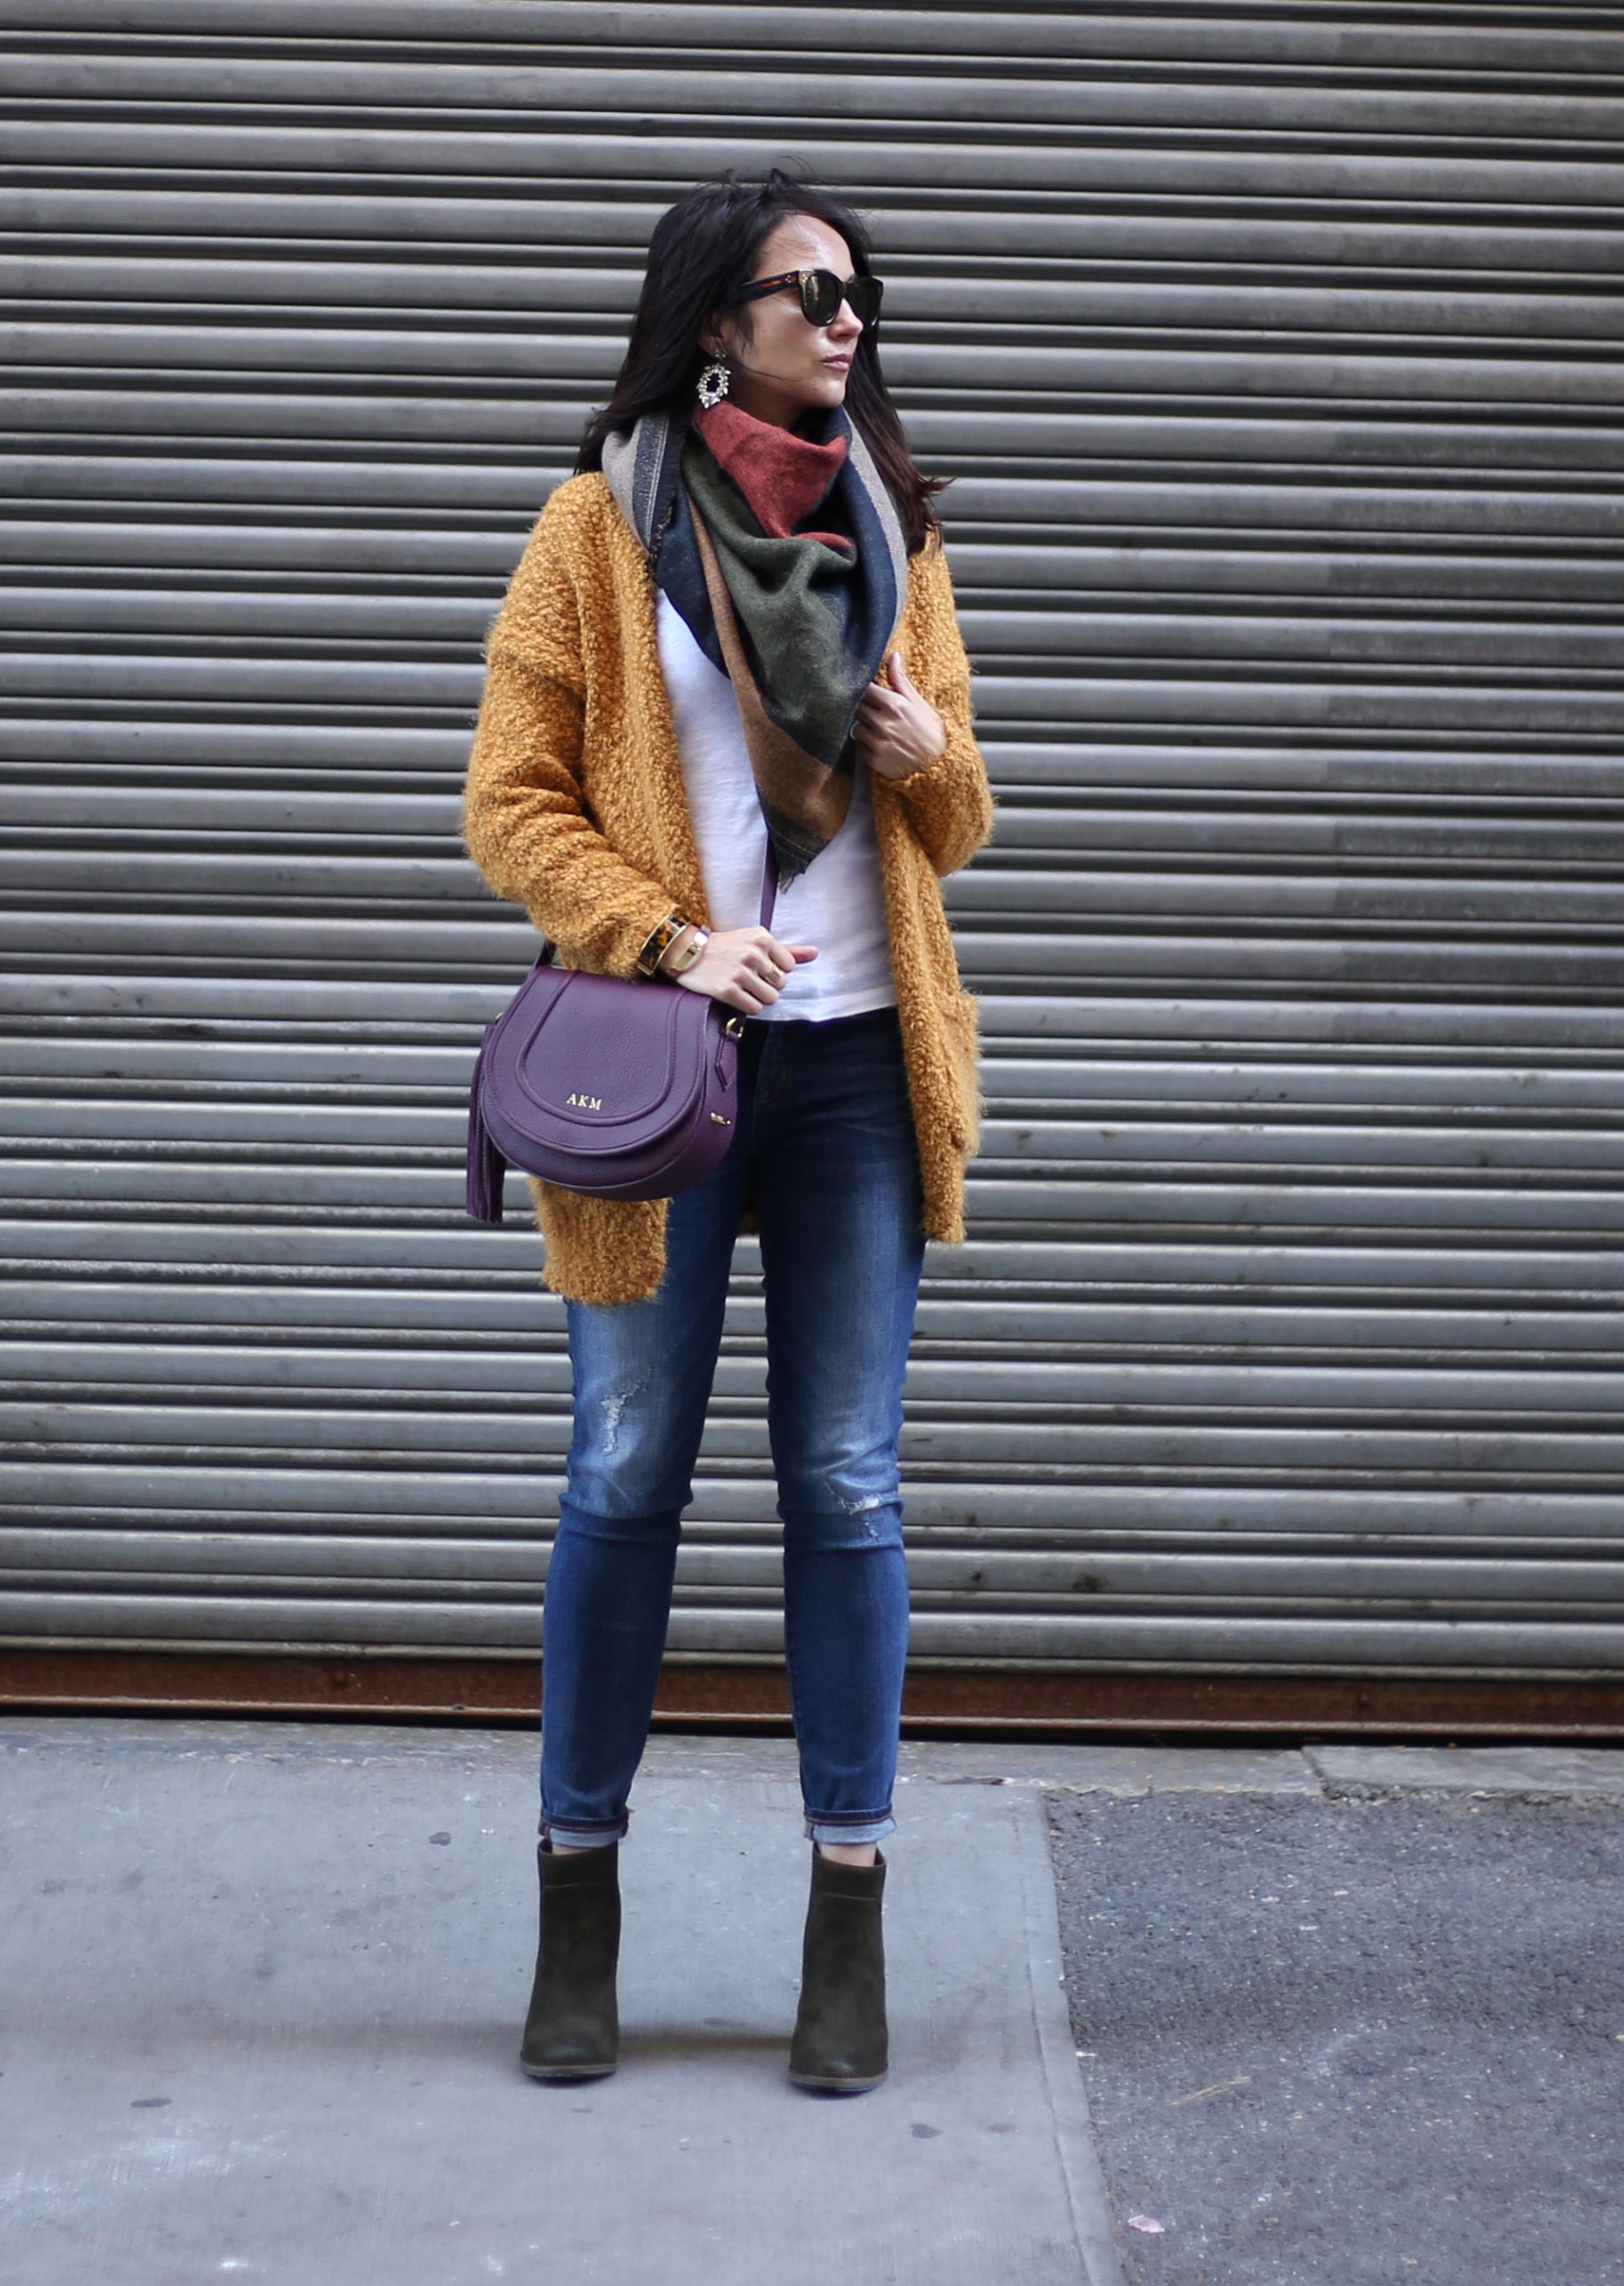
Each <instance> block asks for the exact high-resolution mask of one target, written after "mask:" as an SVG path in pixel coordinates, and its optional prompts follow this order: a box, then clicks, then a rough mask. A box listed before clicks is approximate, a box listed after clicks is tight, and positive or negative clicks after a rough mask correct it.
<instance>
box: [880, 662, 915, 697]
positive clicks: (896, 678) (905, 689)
mask: <svg viewBox="0 0 1624 2286" xmlns="http://www.w3.org/2000/svg"><path fill="white" fill-rule="evenodd" d="M886 672H887V674H888V675H889V676H890V678H891V688H892V689H893V690H900V691H901V692H902V694H903V696H904V698H917V697H919V692H918V691H917V690H916V689H915V688H914V686H913V678H912V675H911V674H910V673H909V672H908V669H907V665H906V663H905V662H904V658H903V655H902V653H901V652H900V651H893V652H892V654H891V655H890V657H889V658H888V659H887V661H886Z"/></svg>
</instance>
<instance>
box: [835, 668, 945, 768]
mask: <svg viewBox="0 0 1624 2286" xmlns="http://www.w3.org/2000/svg"><path fill="white" fill-rule="evenodd" d="M885 675H886V680H885V681H884V682H879V681H876V682H871V683H870V685H869V687H868V689H867V690H866V691H865V692H864V693H863V699H862V705H861V706H860V707H859V708H858V709H857V720H856V722H854V724H853V725H852V737H853V739H854V741H855V743H856V746H857V749H858V751H859V753H860V754H861V755H862V758H863V760H864V761H865V762H866V763H868V765H869V768H870V770H873V771H877V772H879V776H880V777H881V778H912V775H913V773H914V772H915V771H916V770H929V767H930V765H931V763H933V762H936V761H937V760H939V759H940V757H941V756H942V755H944V754H945V752H946V750H947V730H946V726H945V724H944V722H943V721H942V718H941V716H940V715H939V714H938V713H937V711H936V708H935V707H934V706H933V705H931V704H930V701H929V699H928V698H926V697H924V696H923V694H922V693H921V692H920V691H917V690H916V689H915V688H914V687H913V685H912V682H911V681H910V680H909V679H908V670H907V668H906V667H905V666H904V664H903V655H902V653H901V652H900V651H893V652H892V654H891V655H890V657H889V658H888V659H887V661H886V663H885Z"/></svg>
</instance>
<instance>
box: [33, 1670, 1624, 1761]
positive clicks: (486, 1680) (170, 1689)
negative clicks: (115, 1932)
mask: <svg viewBox="0 0 1624 2286" xmlns="http://www.w3.org/2000/svg"><path fill="white" fill-rule="evenodd" d="M538 1699H539V1668H538V1665H537V1662H536V1661H535V1660H534V1659H532V1658H528V1657H527V1658H505V1659H504V1658H471V1659H447V1658H434V1657H428V1658H411V1657H402V1656H398V1655H396V1654H392V1653H391V1654H386V1655H382V1656H379V1657H376V1658H371V1657H354V1656H329V1655H327V1654H316V1655H312V1656H299V1655H292V1654H282V1653H276V1654H261V1653H242V1654H238V1653H234V1652H179V1653H178V1652H168V1651H132V1650H113V1649H110V1650H102V1649H96V1650H74V1649H54V1648H38V1649H34V1648H21V1649H11V1650H4V1651H0V1707H4V1708H6V1709H8V1710H10V1711H11V1712H12V1713H45V1712H54V1713H64V1714H65V1713H70V1712H71V1713H78V1714H102V1715H135V1714H141V1715H152V1714H164V1713H173V1714H187V1715H237V1716H243V1715H246V1716H254V1717H271V1718H275V1717H286V1716H303V1717H304V1718H305V1719H307V1720H317V1721H331V1720H333V1719H335V1718H339V1719H342V1718H344V1717H364V1718H366V1719H368V1720H370V1721H374V1722H379V1721H381V1722H425V1721H427V1722H447V1723H469V1724H472V1725H483V1724H487V1723H493V1724H501V1725H503V1726H512V1725H524V1724H530V1723H535V1722H536V1720H537V1704H538ZM654 1722H655V1725H656V1727H657V1728H659V1729H662V1730H704V1729H707V1728H717V1729H727V1730H749V1731H781V1732H787V1731H788V1729H789V1701H788V1694H787V1689H786V1687H785V1679H784V1671H783V1669H782V1668H781V1667H779V1666H774V1665H772V1664H768V1663H764V1662H758V1663H752V1664H743V1663H740V1664H730V1663H726V1662H722V1661H716V1662H712V1663H708V1662H703V1661H694V1662H686V1661H683V1662H678V1661H673V1662H672V1663H670V1664H668V1665H667V1667H666V1669H665V1672H664V1673H663V1675H662V1679H661V1684H660V1693H659V1698H658V1701H657V1703H656V1707H655V1714H654ZM904 1731H907V1732H909V1733H911V1734H929V1735H931V1736H934V1737H942V1738H955V1737H960V1738H973V1737H977V1736H995V1737H1004V1738H1009V1739H1011V1740H1016V1739H1020V1738H1032V1737H1046V1738H1053V1737H1054V1736H1055V1735H1057V1734H1066V1735H1075V1736H1082V1735H1086V1734H1087V1735H1095V1736H1097V1735H1099V1734H1101V1733H1109V1732H1112V1731H1131V1732H1136V1733H1143V1732H1145V1731H1153V1732H1161V1733H1165V1734H1167V1735H1168V1736H1170V1737H1177V1736H1179V1735H1185V1734H1191V1733H1199V1734H1202V1735H1205V1736H1209V1737H1244V1736H1252V1737H1267V1738H1270V1739H1277V1740H1280V1741H1281V1742H1282V1743H1284V1742H1286V1741H1287V1740H1298V1739H1304V1738H1370V1737H1383V1738H1394V1739H1399V1738H1440V1737H1446V1738H1477V1739H1518V1738H1522V1739H1540V1738H1588V1739H1612V1738H1624V1676H1621V1677H1619V1678H1616V1679H1613V1678H1605V1679H1595V1678H1577V1679H1570V1678H1567V1677H1556V1678H1543V1677H1538V1676H1506V1677H1493V1678H1473V1677H1462V1676H1454V1675H1446V1674H1445V1675H1428V1676H1403V1675H1369V1674H1365V1675H1334V1674H1333V1675H1328V1674H1293V1675H1245V1674H1113V1673H1080V1672H1077V1671H1067V1672H1048V1673H1044V1672H1031V1671H1028V1672H1026V1673H1012V1672H1010V1671H1008V1670H999V1669H973V1668H970V1669H966V1668H956V1669H948V1668H931V1667H920V1668H916V1669H915V1670H913V1672H912V1673H911V1674H910V1676H909V1678H908V1684H907V1689H906V1693H905V1697H904Z"/></svg>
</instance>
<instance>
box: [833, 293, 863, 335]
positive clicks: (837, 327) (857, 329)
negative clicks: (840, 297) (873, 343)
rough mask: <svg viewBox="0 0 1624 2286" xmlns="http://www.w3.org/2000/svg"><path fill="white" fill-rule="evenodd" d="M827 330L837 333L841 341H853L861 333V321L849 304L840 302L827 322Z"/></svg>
mask: <svg viewBox="0 0 1624 2286" xmlns="http://www.w3.org/2000/svg"><path fill="white" fill-rule="evenodd" d="M827 330H828V331H829V332H830V333H837V334H838V335H839V336H840V338H841V339H842V340H843V341H855V340H856V338H857V337H858V335H859V334H860V333H861V332H862V319H861V318H860V317H859V316H858V314H857V313H856V311H855V310H854V308H853V307H852V305H851V304H850V303H849V302H842V303H841V305H840V307H839V308H838V309H837V311H836V312H835V314H834V316H833V317H832V318H831V319H830V320H829V326H828V328H827Z"/></svg>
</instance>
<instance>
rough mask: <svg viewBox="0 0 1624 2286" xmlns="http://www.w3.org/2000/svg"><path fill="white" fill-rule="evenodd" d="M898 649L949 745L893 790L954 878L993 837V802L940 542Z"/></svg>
mask: <svg viewBox="0 0 1624 2286" xmlns="http://www.w3.org/2000/svg"><path fill="white" fill-rule="evenodd" d="M896 648H897V649H898V650H899V651H900V652H901V653H902V655H903V663H904V666H905V667H906V668H907V670H908V672H909V674H910V675H911V676H912V679H913V681H914V684H915V686H916V688H918V689H919V691H920V694H921V695H922V696H923V697H926V698H928V699H929V701H930V704H931V705H933V706H934V707H935V708H936V711H937V713H938V714H939V715H940V716H941V718H942V722H943V724H944V726H945V729H946V732H947V744H946V746H945V748H944V749H943V751H942V752H941V753H940V754H939V755H937V758H936V760H935V761H934V762H933V763H930V764H929V766H928V767H927V768H925V769H923V770H916V771H913V772H912V773H911V774H910V775H909V776H908V777H906V778H893V779H892V780H890V781H889V783H890V787H891V789H892V791H893V792H894V793H895V794H896V795H898V796H899V797H901V799H902V802H903V805H904V808H905V809H906V811H907V813H908V822H909V823H910V824H911V825H912V828H913V830H914V833H915V834H916V835H917V836H918V838H919V840H920V846H921V847H923V849H924V851H925V855H927V856H928V857H929V860H930V862H931V864H932V865H933V866H934V867H935V868H936V870H937V872H938V873H954V872H957V871H958V869H959V867H960V866H961V865H967V864H969V863H970V859H971V858H972V857H973V856H974V855H975V854H976V852H977V850H978V849H979V848H980V847H981V845H982V843H983V842H984V841H985V840H986V839H987V836H988V835H989V834H990V833H991V831H992V830H993V797H992V794H991V792H990V790H989V789H988V787H987V765H986V763H984V762H983V761H982V759H981V749H980V747H979V746H978V745H977V744H976V734H975V721H974V713H973V710H972V708H971V705H970V660H969V658H968V657H967V656H966V654H965V650H964V638H963V637H962V635H961V634H960V632H959V621H958V614H957V613H956V612H955V611H954V600H953V579H952V575H951V574H950V573H949V572H948V569H947V558H946V556H945V555H944V554H943V552H942V548H941V546H940V543H939V542H935V541H933V542H932V543H931V544H930V545H929V546H927V547H925V548H924V549H923V550H922V551H921V552H920V554H919V555H916V556H915V557H914V558H913V559H912V563H911V564H910V566H909V576H908V604H907V609H906V611H905V612H904V616H903V623H902V626H901V628H900V630H898V634H897V641H896Z"/></svg>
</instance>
